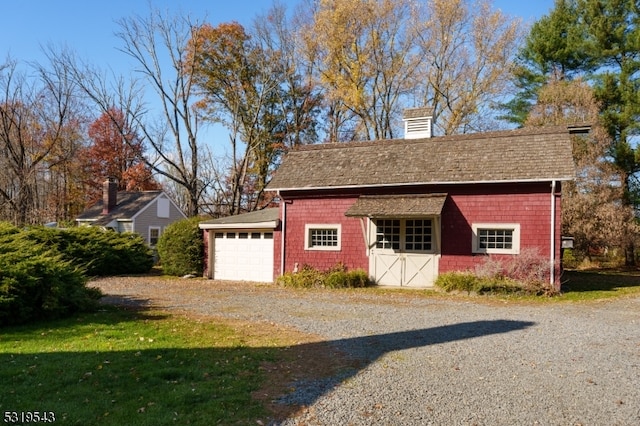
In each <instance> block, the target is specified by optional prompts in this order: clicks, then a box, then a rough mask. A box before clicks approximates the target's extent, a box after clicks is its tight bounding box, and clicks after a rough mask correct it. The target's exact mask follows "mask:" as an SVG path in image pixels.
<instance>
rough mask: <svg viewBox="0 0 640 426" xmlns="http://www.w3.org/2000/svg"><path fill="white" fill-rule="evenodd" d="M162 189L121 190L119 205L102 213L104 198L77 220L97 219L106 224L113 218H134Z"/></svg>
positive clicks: (97, 221)
mask: <svg viewBox="0 0 640 426" xmlns="http://www.w3.org/2000/svg"><path fill="white" fill-rule="evenodd" d="M161 193H162V191H141V192H133V191H119V192H118V195H117V198H116V200H117V205H116V207H115V208H114V209H113V210H111V211H110V212H109V213H107V214H102V205H103V202H102V200H100V201H98V202H97V203H95V204H94V205H93V206H91V207H89V208H88V209H86V210H85V211H84V212H82V213H81V214H80V216H78V217H77V218H76V220H81V221H82V220H95V221H96V222H95V224H96V225H106V224H108V223H110V222H111V221H113V220H128V219H131V218H133V216H135V215H136V213H138V212H139V211H140V210H141V209H142V208H143V207H145V206H146V205H147V204H149V203H150V202H151V201H153V200H154V199H155V198H156V197H157V196H158V195H160V194H161Z"/></svg>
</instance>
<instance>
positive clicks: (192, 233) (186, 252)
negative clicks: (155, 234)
mask: <svg viewBox="0 0 640 426" xmlns="http://www.w3.org/2000/svg"><path fill="white" fill-rule="evenodd" d="M200 220H202V219H201V218H198V217H194V218H190V219H183V220H179V221H176V222H173V223H172V224H171V225H169V226H167V228H166V229H165V230H164V232H163V233H162V235H161V236H160V239H159V240H158V246H157V249H158V256H159V257H160V265H161V266H162V272H163V273H165V274H167V275H177V276H182V275H187V274H193V275H202V272H203V271H204V239H203V235H202V230H201V229H200V228H198V224H199V223H200Z"/></svg>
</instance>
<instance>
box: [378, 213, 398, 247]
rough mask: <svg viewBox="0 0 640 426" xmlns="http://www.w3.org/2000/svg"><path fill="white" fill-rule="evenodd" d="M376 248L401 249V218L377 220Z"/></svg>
mask: <svg viewBox="0 0 640 426" xmlns="http://www.w3.org/2000/svg"><path fill="white" fill-rule="evenodd" d="M376 248H379V249H393V250H400V220H399V219H378V220H377V221H376Z"/></svg>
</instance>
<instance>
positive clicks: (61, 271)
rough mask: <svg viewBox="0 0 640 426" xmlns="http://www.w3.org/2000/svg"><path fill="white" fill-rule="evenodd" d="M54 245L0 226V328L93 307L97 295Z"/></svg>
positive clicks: (4, 225)
mask: <svg viewBox="0 0 640 426" xmlns="http://www.w3.org/2000/svg"><path fill="white" fill-rule="evenodd" d="M86 282H87V279H86V277H85V275H84V274H83V271H82V270H81V268H78V267H77V266H75V265H74V264H73V263H72V262H71V261H70V260H68V259H66V258H65V256H64V255H63V254H62V253H61V252H60V251H59V250H58V249H57V247H55V246H51V245H48V244H46V243H44V242H36V241H34V240H33V239H32V238H30V236H29V235H28V234H27V232H24V231H19V230H18V229H17V228H13V229H12V228H11V226H10V225H7V224H0V325H8V324H20V323H25V322H28V321H32V320H39V319H52V318H60V317H63V316H67V315H70V314H72V313H74V312H78V311H84V310H89V309H92V308H94V307H95V306H97V300H98V299H99V297H100V292H99V291H98V290H97V289H93V288H88V287H86Z"/></svg>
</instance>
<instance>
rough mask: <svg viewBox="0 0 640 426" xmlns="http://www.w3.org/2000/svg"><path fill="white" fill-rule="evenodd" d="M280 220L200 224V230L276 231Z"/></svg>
mask: <svg viewBox="0 0 640 426" xmlns="http://www.w3.org/2000/svg"><path fill="white" fill-rule="evenodd" d="M279 224H280V220H279V219H277V220H270V221H266V222H228V223H206V222H204V223H200V224H198V227H199V228H200V229H276V228H277V227H278V225H279Z"/></svg>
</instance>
